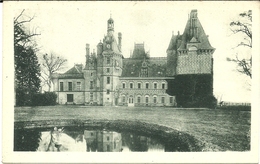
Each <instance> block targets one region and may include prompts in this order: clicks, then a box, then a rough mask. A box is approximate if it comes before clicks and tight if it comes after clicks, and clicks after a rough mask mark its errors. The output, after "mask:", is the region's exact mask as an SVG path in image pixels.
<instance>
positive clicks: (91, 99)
mask: <svg viewBox="0 0 260 164" xmlns="http://www.w3.org/2000/svg"><path fill="white" fill-rule="evenodd" d="M90 101H93V92H90Z"/></svg>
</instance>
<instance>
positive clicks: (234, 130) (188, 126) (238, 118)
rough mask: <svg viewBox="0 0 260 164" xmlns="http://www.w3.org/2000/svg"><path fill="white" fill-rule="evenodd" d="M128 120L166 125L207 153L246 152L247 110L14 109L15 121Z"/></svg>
mask: <svg viewBox="0 0 260 164" xmlns="http://www.w3.org/2000/svg"><path fill="white" fill-rule="evenodd" d="M59 119H62V120H63V119H77V120H92V119H93V120H130V121H135V120H138V121H142V122H145V123H153V124H158V125H163V126H167V127H170V128H173V129H176V130H179V131H182V132H185V133H188V134H190V135H192V136H194V137H195V138H196V139H198V140H200V141H201V142H203V143H204V144H205V145H206V147H207V151H249V150H250V125H251V111H244V110H239V109H238V110H228V109H183V108H168V107H165V108H163V107H89V106H46V107H15V113H14V120H15V121H38V120H57V121H58V120H59Z"/></svg>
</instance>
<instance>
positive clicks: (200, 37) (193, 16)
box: [178, 10, 214, 50]
mask: <svg viewBox="0 0 260 164" xmlns="http://www.w3.org/2000/svg"><path fill="white" fill-rule="evenodd" d="M192 20H195V23H194V22H192ZM193 28H197V30H198V32H197V34H193V35H191V34H190V33H191V29H192V30H193ZM194 36H196V37H197V38H195V37H194ZM195 41H198V43H199V44H198V47H197V48H198V49H214V48H213V47H212V46H211V45H210V43H209V40H208V36H207V35H206V34H205V32H204V29H203V27H202V25H201V23H200V21H199V19H198V17H197V10H192V11H191V13H190V18H189V20H188V21H187V24H186V27H185V29H184V32H183V34H182V38H181V45H180V46H179V47H178V50H186V45H187V43H189V42H195Z"/></svg>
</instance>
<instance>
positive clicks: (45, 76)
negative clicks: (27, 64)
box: [41, 53, 67, 91]
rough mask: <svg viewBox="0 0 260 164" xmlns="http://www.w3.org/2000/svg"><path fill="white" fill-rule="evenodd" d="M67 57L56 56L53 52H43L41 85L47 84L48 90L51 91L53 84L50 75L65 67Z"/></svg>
mask: <svg viewBox="0 0 260 164" xmlns="http://www.w3.org/2000/svg"><path fill="white" fill-rule="evenodd" d="M66 62H67V59H64V58H62V57H59V56H56V55H55V54H53V53H51V54H50V55H48V54H44V55H43V62H42V67H43V68H42V76H41V78H42V82H43V86H44V85H47V86H48V91H51V86H52V84H53V79H52V75H53V74H54V73H56V72H58V71H61V70H62V69H63V68H65V65H66Z"/></svg>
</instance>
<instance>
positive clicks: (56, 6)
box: [7, 1, 254, 102]
mask: <svg viewBox="0 0 260 164" xmlns="http://www.w3.org/2000/svg"><path fill="white" fill-rule="evenodd" d="M10 4H11V2H10ZM28 4H29V5H28ZM7 5H8V4H7ZM12 6H13V5H12ZM231 6H233V7H231ZM22 9H25V12H24V14H25V15H27V16H33V15H35V17H34V19H33V21H32V22H31V23H30V24H29V25H28V26H27V27H28V28H29V29H30V30H35V31H36V32H37V33H40V34H41V35H40V36H39V37H37V38H36V42H37V44H38V46H39V47H40V51H39V53H38V55H39V56H41V55H42V54H45V53H55V54H56V55H59V56H62V57H64V58H65V59H67V60H68V63H67V68H68V69H69V68H70V67H72V66H73V65H74V64H76V63H82V64H85V54H86V51H85V45H86V43H88V44H90V49H91V51H93V49H95V50H96V45H97V44H98V43H99V41H100V40H103V37H104V35H105V34H106V31H107V20H108V19H109V18H110V15H111V16H112V18H113V19H114V30H115V36H116V37H117V33H118V32H121V33H122V51H123V55H124V57H125V58H127V57H129V56H130V52H131V50H133V48H134V43H144V44H145V50H146V51H149V52H150V56H151V57H166V49H167V47H168V45H169V42H170V39H171V36H172V33H174V34H177V33H178V31H179V32H180V34H182V33H183V31H184V28H185V25H186V22H187V20H188V14H189V13H190V11H191V10H192V9H197V10H198V18H199V20H200V22H201V24H202V27H203V28H204V31H205V33H206V35H209V41H210V43H211V45H212V46H213V47H214V48H216V50H215V53H214V54H213V58H214V94H215V96H216V97H217V98H222V100H223V101H231V102H250V101H251V91H250V85H249V84H248V83H250V79H249V78H248V77H246V76H245V75H241V74H240V73H238V72H237V71H236V65H235V64H234V63H230V62H228V61H226V58H227V57H234V54H236V53H237V52H238V53H242V51H243V53H244V52H248V51H246V50H244V49H243V50H241V49H240V50H239V51H238V50H234V49H232V48H233V47H235V46H236V44H237V43H238V42H237V41H238V40H239V39H240V38H239V37H237V36H234V35H231V32H230V30H229V23H230V22H231V21H232V20H236V18H237V17H238V14H239V13H241V12H244V11H247V10H248V9H251V8H250V5H249V4H248V3H241V5H238V4H237V3H234V2H233V3H227V2H214V3H213V2H210V3H206V2H196V3H195V2H194V3H193V2H163V1H161V2H158V1H157V2H145V1H144V2H140V1H139V2H134V1H131V2H130V1H129V2H127V1H126V2H95V1H94V2H90V1H88V2H74V3H72V2H71V3H70V2H50V1H49V2H48V4H47V3H44V2H42V3H40V2H37V3H36V2H23V3H20V5H19V6H18V5H17V6H16V7H13V13H14V17H15V16H16V15H18V14H19V13H20V11H21V10H22ZM253 14H254V11H253ZM64 71H66V70H64Z"/></svg>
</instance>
